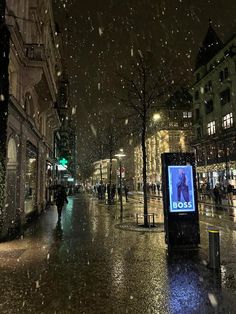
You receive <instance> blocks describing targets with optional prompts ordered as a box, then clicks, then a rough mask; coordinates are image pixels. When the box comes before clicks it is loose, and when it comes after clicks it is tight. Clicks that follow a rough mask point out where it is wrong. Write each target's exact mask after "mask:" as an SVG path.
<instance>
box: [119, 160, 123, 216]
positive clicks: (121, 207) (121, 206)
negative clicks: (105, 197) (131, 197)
mask: <svg viewBox="0 0 236 314" xmlns="http://www.w3.org/2000/svg"><path fill="white" fill-rule="evenodd" d="M121 175H122V169H121V159H120V214H121V216H122V214H123V200H122V178H121Z"/></svg>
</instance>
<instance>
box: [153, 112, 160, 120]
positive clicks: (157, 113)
mask: <svg viewBox="0 0 236 314" xmlns="http://www.w3.org/2000/svg"><path fill="white" fill-rule="evenodd" d="M152 119H153V121H154V122H157V121H159V120H160V119H161V115H160V113H159V112H156V113H154V115H153V117H152Z"/></svg>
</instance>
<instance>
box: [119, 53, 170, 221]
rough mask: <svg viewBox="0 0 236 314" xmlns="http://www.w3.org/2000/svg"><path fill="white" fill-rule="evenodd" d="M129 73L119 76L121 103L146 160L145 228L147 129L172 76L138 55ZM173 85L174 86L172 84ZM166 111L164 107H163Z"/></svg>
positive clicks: (151, 60)
mask: <svg viewBox="0 0 236 314" xmlns="http://www.w3.org/2000/svg"><path fill="white" fill-rule="evenodd" d="M128 70H129V73H127V71H126V73H124V72H123V71H122V72H119V73H118V75H119V78H120V81H121V83H122V92H121V97H120V96H119V97H118V99H119V101H120V103H121V104H122V105H124V106H125V108H126V109H127V116H129V118H130V119H131V120H132V119H133V121H135V124H136V126H137V125H138V126H139V128H140V135H141V146H142V160H143V171H142V174H143V197H144V226H148V202H147V153H146V135H147V127H148V124H149V121H150V118H151V115H152V114H153V112H154V110H157V109H158V107H159V108H160V107H161V101H163V100H164V98H165V96H167V94H168V92H169V91H170V88H171V83H172V82H171V79H170V75H169V74H170V73H169V72H168V73H167V69H166V67H165V64H163V63H162V64H160V65H158V67H156V66H155V63H154V59H153V58H152V56H151V55H150V53H149V54H146V55H144V54H142V53H141V52H140V51H139V54H138V55H137V56H136V58H135V59H134V62H133V63H132V64H131V65H130V67H129V69H128ZM172 85H173V84H172ZM162 107H163V106H162Z"/></svg>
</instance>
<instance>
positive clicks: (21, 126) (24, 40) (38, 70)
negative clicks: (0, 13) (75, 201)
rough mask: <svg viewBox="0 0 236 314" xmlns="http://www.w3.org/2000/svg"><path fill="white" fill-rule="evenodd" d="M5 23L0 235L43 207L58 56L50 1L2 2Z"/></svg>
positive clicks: (54, 118)
mask: <svg viewBox="0 0 236 314" xmlns="http://www.w3.org/2000/svg"><path fill="white" fill-rule="evenodd" d="M6 23H7V25H8V28H9V31H10V63H9V84H10V97H9V104H8V121H7V164H6V180H5V208H4V210H3V211H2V215H1V224H2V227H1V237H6V236H7V234H9V233H11V230H14V229H15V228H17V227H18V226H20V225H22V224H24V223H25V222H26V220H27V219H28V218H29V217H31V216H33V215H37V214H38V213H39V212H40V211H41V210H42V209H43V208H44V207H45V204H46V198H47V193H46V189H47V186H49V185H50V184H51V182H52V180H53V172H52V169H53V167H54V163H55V159H54V132H55V130H56V129H58V128H59V126H60V120H59V116H58V112H57V110H56V108H55V103H56V100H57V93H58V80H59V78H60V74H61V58H60V53H59V40H58V38H57V32H56V30H55V23H54V18H53V12H52V3H51V1H49V0H47V1H46V0H40V1H37V0H35V1H27V0H7V1H6Z"/></svg>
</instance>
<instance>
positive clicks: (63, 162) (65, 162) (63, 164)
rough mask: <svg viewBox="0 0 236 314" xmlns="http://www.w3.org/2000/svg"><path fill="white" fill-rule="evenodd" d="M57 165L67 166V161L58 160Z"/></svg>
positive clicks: (63, 159)
mask: <svg viewBox="0 0 236 314" xmlns="http://www.w3.org/2000/svg"><path fill="white" fill-rule="evenodd" d="M59 164H60V165H62V166H66V165H67V164H68V160H67V159H65V158H62V159H60V160H59Z"/></svg>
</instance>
